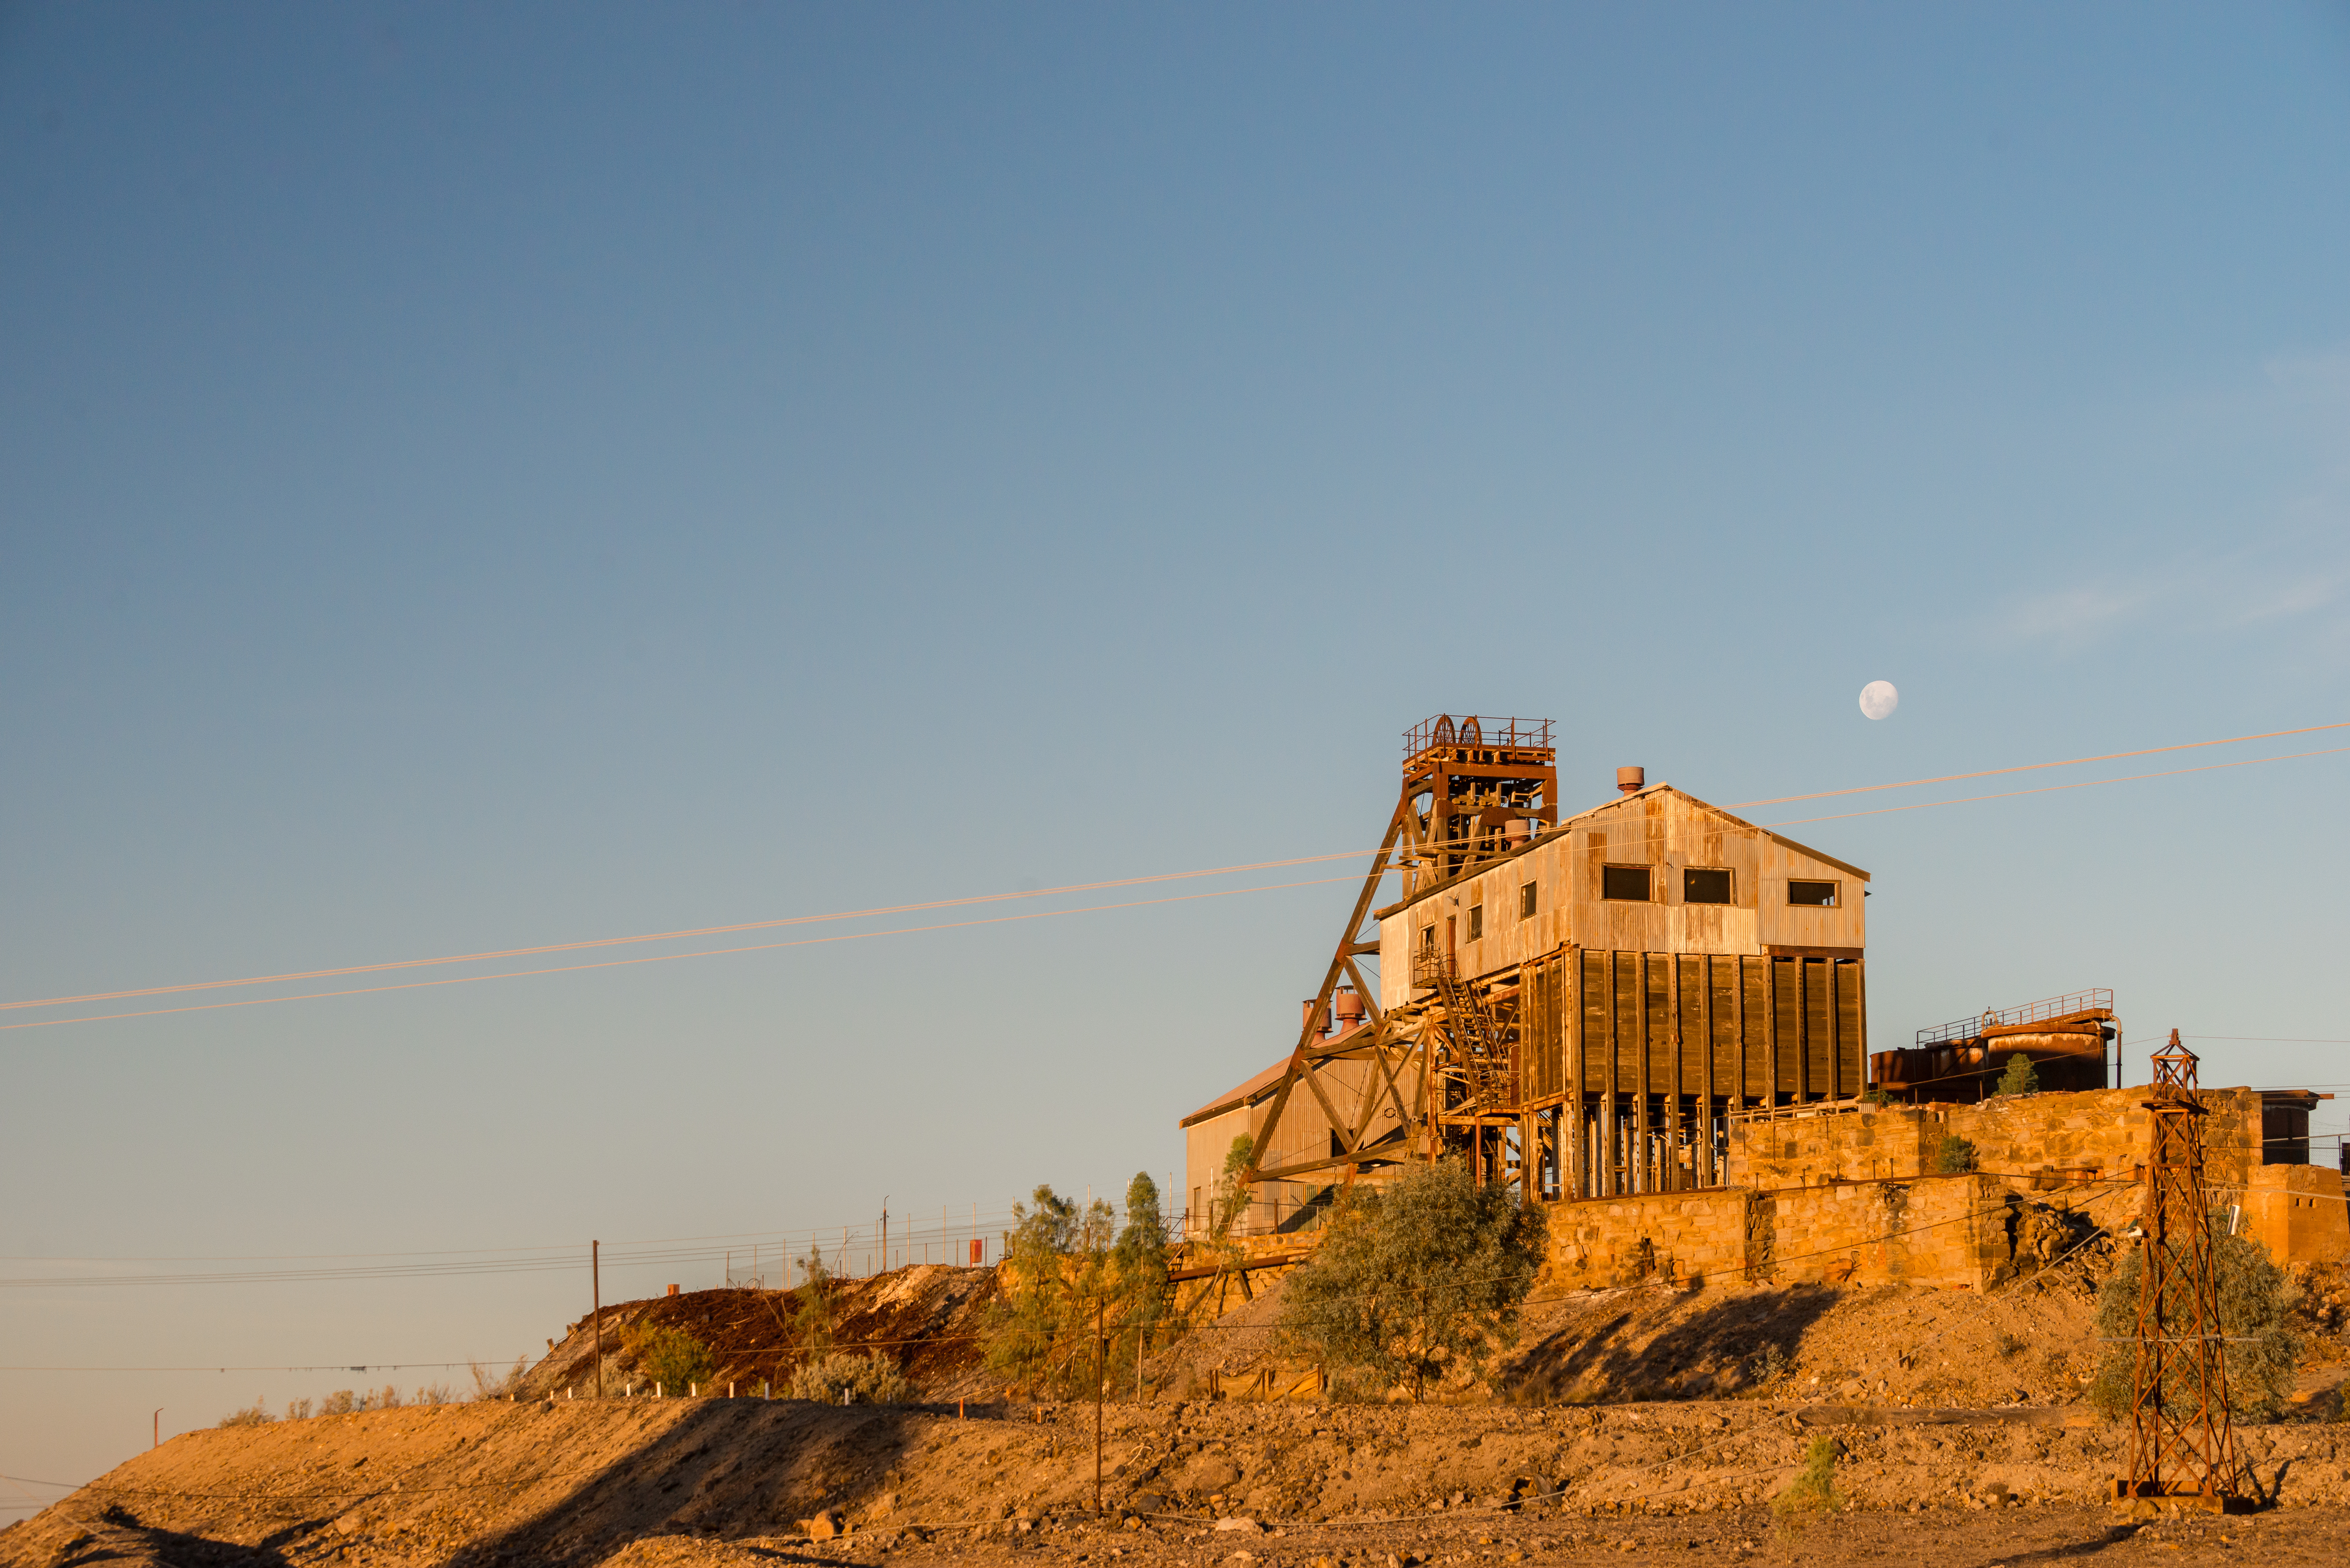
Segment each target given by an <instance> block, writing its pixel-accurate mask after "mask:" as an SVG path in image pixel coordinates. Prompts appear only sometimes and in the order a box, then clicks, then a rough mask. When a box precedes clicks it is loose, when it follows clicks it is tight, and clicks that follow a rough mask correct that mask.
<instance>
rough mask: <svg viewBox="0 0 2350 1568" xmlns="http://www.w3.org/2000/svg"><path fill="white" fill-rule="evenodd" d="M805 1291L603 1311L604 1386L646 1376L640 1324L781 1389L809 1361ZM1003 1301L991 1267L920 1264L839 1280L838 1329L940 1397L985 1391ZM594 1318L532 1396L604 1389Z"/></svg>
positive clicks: (546, 1369)
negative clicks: (802, 1306)
mask: <svg viewBox="0 0 2350 1568" xmlns="http://www.w3.org/2000/svg"><path fill="white" fill-rule="evenodd" d="M800 1297H801V1293H800V1292H799V1291H752V1290H717V1291H691V1292H687V1293H682V1294H680V1295H674V1296H652V1297H650V1298H648V1299H646V1300H644V1301H635V1302H622V1303H617V1304H615V1305H612V1306H608V1307H606V1308H605V1309H604V1324H603V1334H604V1386H605V1391H606V1392H607V1393H608V1394H617V1393H619V1391H620V1390H621V1389H622V1387H624V1386H627V1385H629V1384H630V1383H635V1382H643V1381H645V1380H646V1379H645V1376H644V1372H643V1369H642V1368H641V1367H640V1366H638V1365H637V1363H636V1361H635V1359H634V1358H633V1357H632V1356H630V1355H629V1354H628V1353H627V1351H626V1350H625V1349H624V1348H623V1342H624V1341H625V1339H626V1338H627V1336H628V1334H629V1333H630V1331H632V1330H638V1329H646V1328H674V1329H682V1330H684V1331H685V1332H686V1333H688V1334H692V1335H693V1336H694V1337H695V1338H696V1339H699V1340H701V1341H702V1343H703V1344H704V1345H708V1346H710V1348H711V1350H712V1354H713V1355H714V1356H715V1358H716V1360H717V1364H718V1370H717V1371H716V1372H715V1373H714V1374H713V1375H712V1378H711V1382H712V1386H713V1387H716V1388H720V1389H723V1388H724V1387H725V1386H727V1385H729V1384H733V1386H735V1388H736V1389H737V1390H738V1391H739V1392H741V1393H744V1394H749V1393H754V1392H756V1391H757V1389H758V1387H759V1386H760V1384H761V1383H763V1382H764V1383H766V1384H768V1385H769V1386H773V1387H776V1388H780V1387H781V1386H782V1385H783V1384H784V1383H785V1381H786V1380H787V1379H788V1378H789V1377H790V1376H791V1374H792V1369H793V1368H794V1367H795V1366H798V1365H799V1364H800V1361H801V1359H802V1357H801V1355H800V1352H799V1350H798V1348H797V1346H798V1345H799V1343H800V1342H799V1339H798V1337H797V1335H795V1333H794V1331H793V1327H792V1324H794V1322H795V1319H796V1314H797V1312H798V1310H799V1303H800ZM995 1299H996V1285H995V1271H994V1270H993V1269H959V1268H951V1267H949V1266H947V1265H945V1264H920V1265H917V1266H915V1267H912V1268H906V1269H896V1270H892V1271H891V1272H889V1273H886V1274H876V1275H873V1276H870V1277H868V1278H866V1279H858V1280H840V1281H837V1282H835V1283H834V1285H833V1293H832V1298H831V1305H832V1334H833V1338H834V1340H835V1341H836V1342H837V1344H839V1345H842V1346H843V1347H846V1348H850V1349H865V1348H868V1347H871V1348H878V1349H884V1350H887V1351H888V1353H889V1355H893V1356H895V1357H897V1359H898V1362H899V1366H902V1367H903V1368H904V1370H905V1373H906V1376H909V1377H910V1378H912V1379H913V1380H914V1382H915V1383H916V1384H918V1385H919V1386H920V1387H921V1388H922V1389H923V1390H924V1391H925V1392H926V1393H928V1394H930V1395H931V1397H934V1398H948V1399H951V1398H956V1397H964V1396H970V1397H979V1396H983V1395H986V1394H989V1393H992V1392H993V1390H994V1389H995V1387H996V1385H994V1384H993V1383H992V1382H990V1381H989V1380H987V1379H986V1378H984V1377H983V1376H979V1375H978V1372H977V1368H978V1366H979V1362H980V1334H981V1331H982V1330H983V1328H984V1326H985V1324H986V1319H987V1310H988V1308H989V1306H990V1305H992V1304H993V1302H994V1301H995ZM593 1326H594V1320H593V1317H592V1316H585V1317H582V1318H580V1319H579V1321H578V1322H577V1323H575V1324H571V1325H570V1326H569V1327H567V1329H566V1330H565V1331H564V1334H563V1337H562V1338H560V1339H558V1340H551V1341H549V1342H548V1345H547V1351H546V1356H545V1357H544V1358H543V1359H541V1360H540V1361H539V1363H538V1364H537V1365H536V1366H533V1367H532V1368H530V1370H529V1372H528V1374H527V1375H526V1376H525V1379H524V1381H523V1384H522V1386H521V1393H522V1395H523V1397H525V1398H529V1397H539V1398H544V1397H546V1396H548V1395H550V1394H554V1395H558V1396H560V1395H564V1394H566V1393H567V1392H571V1391H576V1392H577V1394H579V1395H586V1394H587V1393H589V1392H591V1391H593V1389H594V1388H595V1386H596V1347H595V1334H594V1333H593Z"/></svg>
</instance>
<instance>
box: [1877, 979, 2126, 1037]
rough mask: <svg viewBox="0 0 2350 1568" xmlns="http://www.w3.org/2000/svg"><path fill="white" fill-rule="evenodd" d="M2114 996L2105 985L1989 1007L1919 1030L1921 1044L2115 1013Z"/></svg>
mask: <svg viewBox="0 0 2350 1568" xmlns="http://www.w3.org/2000/svg"><path fill="white" fill-rule="evenodd" d="M2113 1009H2114V993H2113V992H2110V991H2108V990H2106V989H2105V988H2104V987H2102V986H2098V987H2095V988H2092V989H2091V990H2088V991H2074V992H2066V993H2065V994H2064V995H2063V996H2051V997H2047V998H2044V999H2043V1000H2042V1001H2039V1002H2025V1003H2023V1004H2022V1006H2020V1007H1992V1008H1986V1009H1985V1010H1984V1011H1983V1012H1981V1013H1980V1014H1978V1015H1977V1016H1975V1017H1973V1018H1960V1019H1958V1020H1956V1021H1954V1022H1952V1023H1938V1024H1935V1025H1934V1026H1933V1027H1931V1028H1929V1029H1920V1030H1919V1031H1918V1044H1919V1045H1945V1044H1950V1042H1951V1041H1953V1040H1972V1039H1974V1038H1975V1037H1976V1036H1977V1035H1980V1034H1981V1033H1982V1032H1983V1031H1984V1030H1986V1029H1995V1028H1998V1027H1999V1026H2000V1025H2002V1024H2009V1023H2042V1022H2043V1021H2045V1020H2047V1019H2051V1018H2066V1017H2070V1016H2071V1015H2072V1014H2074V1013H2076V1012H2099V1011H2103V1012H2112V1011H2113Z"/></svg>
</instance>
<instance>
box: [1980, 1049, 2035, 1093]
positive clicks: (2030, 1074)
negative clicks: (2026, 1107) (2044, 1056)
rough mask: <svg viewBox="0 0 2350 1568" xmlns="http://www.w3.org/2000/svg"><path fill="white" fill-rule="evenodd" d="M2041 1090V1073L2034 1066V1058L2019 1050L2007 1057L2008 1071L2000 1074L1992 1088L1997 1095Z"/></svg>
mask: <svg viewBox="0 0 2350 1568" xmlns="http://www.w3.org/2000/svg"><path fill="white" fill-rule="evenodd" d="M2039 1092H2040V1075H2039V1074H2038V1073H2036V1072H2034V1071H2033V1068H2032V1058H2031V1057H2029V1056H2027V1055H2025V1054H2023V1053H2022V1052H2021V1051H2018V1052H2017V1053H2016V1054H2014V1055H2012V1056H2010V1057H2009V1058H2008V1059H2007V1071H2005V1072H2003V1073H2002V1074H2001V1075H1999V1083H1998V1085H1997V1086H1996V1087H1994V1088H1993V1089H1992V1090H1991V1093H1993V1094H1995V1095H2036V1094H2038V1093H2039Z"/></svg>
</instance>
